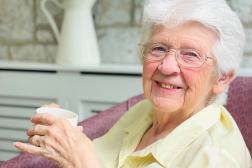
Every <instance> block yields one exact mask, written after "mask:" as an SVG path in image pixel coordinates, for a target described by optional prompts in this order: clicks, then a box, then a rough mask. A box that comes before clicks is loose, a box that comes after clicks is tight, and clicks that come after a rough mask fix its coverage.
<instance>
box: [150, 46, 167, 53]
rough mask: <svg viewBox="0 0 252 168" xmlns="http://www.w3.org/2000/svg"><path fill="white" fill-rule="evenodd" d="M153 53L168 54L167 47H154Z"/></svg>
mask: <svg viewBox="0 0 252 168" xmlns="http://www.w3.org/2000/svg"><path fill="white" fill-rule="evenodd" d="M152 51H163V52H166V48H165V47H161V46H159V47H153V48H152Z"/></svg>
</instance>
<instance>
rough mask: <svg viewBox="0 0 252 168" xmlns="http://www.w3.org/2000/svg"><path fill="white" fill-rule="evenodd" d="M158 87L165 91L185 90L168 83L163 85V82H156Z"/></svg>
mask: <svg viewBox="0 0 252 168" xmlns="http://www.w3.org/2000/svg"><path fill="white" fill-rule="evenodd" d="M156 83H157V85H158V86H159V87H161V88H163V89H183V88H182V87H180V86H177V85H173V84H167V83H162V82H158V81H156Z"/></svg>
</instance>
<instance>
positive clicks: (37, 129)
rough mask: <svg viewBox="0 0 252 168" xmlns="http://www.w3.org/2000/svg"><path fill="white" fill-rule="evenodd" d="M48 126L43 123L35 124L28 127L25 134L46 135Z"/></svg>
mask: <svg viewBox="0 0 252 168" xmlns="http://www.w3.org/2000/svg"><path fill="white" fill-rule="evenodd" d="M49 129H50V128H49V127H48V126H45V125H35V126H34V127H33V128H30V129H28V131H27V135H28V136H34V135H46V134H48V130H49Z"/></svg>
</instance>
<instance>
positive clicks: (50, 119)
mask: <svg viewBox="0 0 252 168" xmlns="http://www.w3.org/2000/svg"><path fill="white" fill-rule="evenodd" d="M56 120H57V118H56V117H55V116H53V115H51V114H48V113H40V114H35V115H34V116H33V117H32V118H31V121H32V123H34V124H41V125H52V124H53V123H54V122H55V121H56Z"/></svg>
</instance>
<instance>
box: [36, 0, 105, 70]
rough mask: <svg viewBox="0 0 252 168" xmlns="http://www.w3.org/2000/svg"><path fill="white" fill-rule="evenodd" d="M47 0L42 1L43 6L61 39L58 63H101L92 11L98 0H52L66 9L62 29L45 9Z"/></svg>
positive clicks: (59, 41)
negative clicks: (60, 0)
mask: <svg viewBox="0 0 252 168" xmlns="http://www.w3.org/2000/svg"><path fill="white" fill-rule="evenodd" d="M47 1H49V0H42V1H41V9H42V11H43V12H44V14H45V16H46V17H47V19H48V21H49V23H50V25H51V27H52V29H53V32H54V34H55V36H56V39H57V41H58V51H57V57H56V63H57V64H60V65H72V66H82V67H83V66H97V65H99V64H100V55H99V48H98V43H97V38H96V32H95V28H94V23H93V18H92V14H91V10H92V6H93V5H94V3H95V0H63V3H60V2H59V1H58V0H50V1H52V2H53V3H55V4H56V5H57V6H59V7H61V8H63V9H64V10H65V11H64V12H65V13H64V20H63V25H62V29H61V33H59V29H58V27H57V25H56V23H55V21H54V19H53V17H52V15H51V14H50V13H49V12H48V10H47V9H46V2H47Z"/></svg>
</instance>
